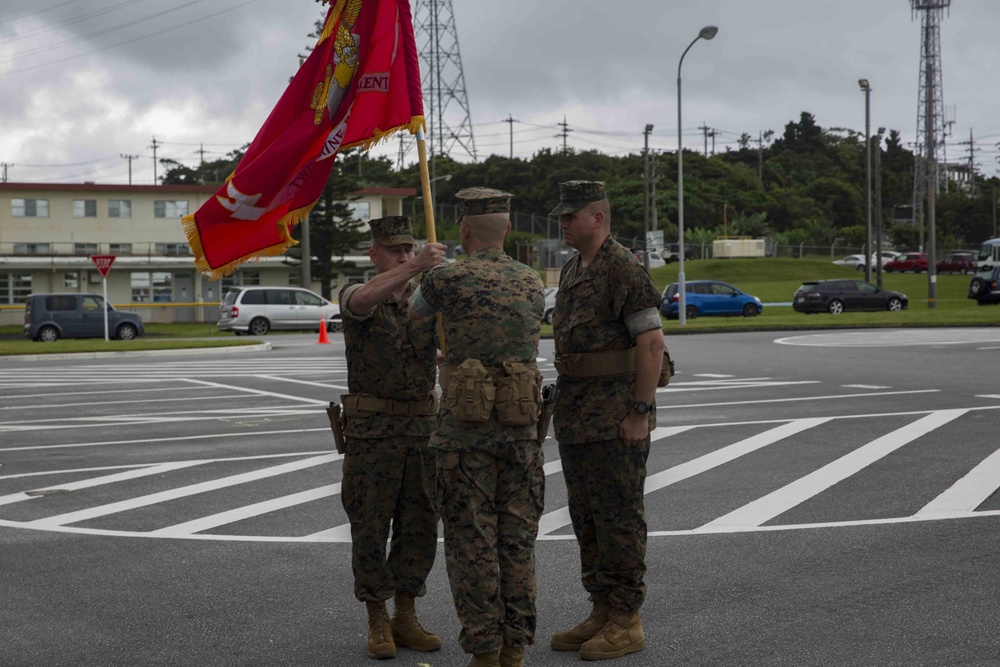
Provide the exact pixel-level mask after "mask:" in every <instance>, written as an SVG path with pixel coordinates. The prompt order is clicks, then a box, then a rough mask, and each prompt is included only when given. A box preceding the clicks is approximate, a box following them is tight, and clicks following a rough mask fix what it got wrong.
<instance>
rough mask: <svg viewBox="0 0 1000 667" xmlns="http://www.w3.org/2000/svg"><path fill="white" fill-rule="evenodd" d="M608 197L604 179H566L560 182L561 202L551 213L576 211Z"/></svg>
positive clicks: (559, 213)
mask: <svg viewBox="0 0 1000 667" xmlns="http://www.w3.org/2000/svg"><path fill="white" fill-rule="evenodd" d="M607 198H608V196H607V194H605V192H604V181H566V182H565V183H560V184H559V203H558V204H556V207H555V208H554V209H552V212H551V213H549V215H566V214H567V213H576V212H577V211H579V210H580V209H581V208H583V207H584V206H586V205H587V204H590V203H592V202H595V201H601V200H602V199H607Z"/></svg>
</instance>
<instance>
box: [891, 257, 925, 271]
mask: <svg viewBox="0 0 1000 667" xmlns="http://www.w3.org/2000/svg"><path fill="white" fill-rule="evenodd" d="M882 269H883V270H884V271H886V272H887V273H892V272H893V271H900V272H904V271H913V272H914V273H920V272H921V271H926V270H927V256H926V255H924V254H923V253H919V252H906V253H903V254H902V255H900V256H899V257H897V258H896V259H894V260H892V261H891V262H886V263H885V266H883V267H882Z"/></svg>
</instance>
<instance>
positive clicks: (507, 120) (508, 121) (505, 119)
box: [501, 114, 521, 160]
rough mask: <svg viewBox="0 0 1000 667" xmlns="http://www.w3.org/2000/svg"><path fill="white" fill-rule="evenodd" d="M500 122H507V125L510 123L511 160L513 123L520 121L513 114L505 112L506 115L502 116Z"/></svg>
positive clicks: (511, 152) (511, 156)
mask: <svg viewBox="0 0 1000 667" xmlns="http://www.w3.org/2000/svg"><path fill="white" fill-rule="evenodd" d="M501 122H502V123H507V124H508V125H510V159H511V160H513V159H514V123H520V122H521V121H519V120H517V119H516V118H514V116H512V115H510V114H507V117H506V118H504V119H503V120H502V121H501Z"/></svg>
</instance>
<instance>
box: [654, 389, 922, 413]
mask: <svg viewBox="0 0 1000 667" xmlns="http://www.w3.org/2000/svg"><path fill="white" fill-rule="evenodd" d="M939 391H941V390H940V389H913V390H910V391H879V392H873V393H867V394H832V395H830V396H794V397H791V398H765V399H760V400H757V401H726V402H720V403H687V404H678V405H665V406H662V407H661V406H659V405H658V406H656V409H657V410H687V409H689V408H714V407H717V406H721V405H753V404H755V403H794V402H796V401H833V400H837V399H841V398H866V397H869V396H897V395H901V394H933V393H935V392H939Z"/></svg>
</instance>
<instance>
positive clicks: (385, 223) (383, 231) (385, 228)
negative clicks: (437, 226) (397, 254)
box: [368, 215, 416, 246]
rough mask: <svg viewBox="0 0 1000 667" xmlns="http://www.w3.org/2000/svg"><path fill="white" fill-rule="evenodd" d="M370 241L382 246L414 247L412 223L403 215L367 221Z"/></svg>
mask: <svg viewBox="0 0 1000 667" xmlns="http://www.w3.org/2000/svg"><path fill="white" fill-rule="evenodd" d="M368 226H369V228H370V229H371V233H372V241H375V243H378V244H379V245H384V246H394V245H403V244H406V243H409V244H410V245H416V242H415V241H414V240H413V222H412V221H411V220H410V219H409V218H408V217H406V216H405V215H393V216H389V217H386V218H376V219H374V220H369V221H368Z"/></svg>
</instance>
